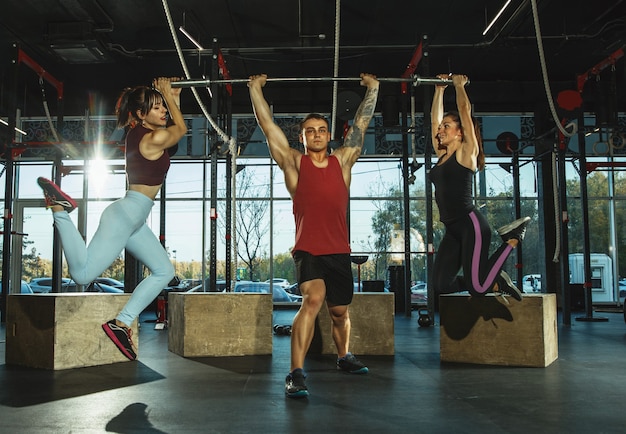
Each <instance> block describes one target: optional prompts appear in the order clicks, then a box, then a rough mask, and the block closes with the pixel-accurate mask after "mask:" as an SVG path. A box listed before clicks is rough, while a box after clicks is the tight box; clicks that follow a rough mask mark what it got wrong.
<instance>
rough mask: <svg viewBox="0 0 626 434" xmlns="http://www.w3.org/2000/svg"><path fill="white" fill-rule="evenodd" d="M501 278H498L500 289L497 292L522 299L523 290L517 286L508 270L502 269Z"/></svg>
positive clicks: (518, 299)
mask: <svg viewBox="0 0 626 434" xmlns="http://www.w3.org/2000/svg"><path fill="white" fill-rule="evenodd" d="M500 277H501V279H498V290H497V291H495V292H496V293H501V294H506V295H510V296H511V297H513V298H514V299H516V300H517V301H522V292H521V291H520V290H519V289H518V288H517V286H515V284H514V283H513V281H512V280H511V278H510V277H509V275H508V274H507V272H506V271H500Z"/></svg>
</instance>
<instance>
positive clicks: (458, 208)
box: [429, 75, 530, 300]
mask: <svg viewBox="0 0 626 434" xmlns="http://www.w3.org/2000/svg"><path fill="white" fill-rule="evenodd" d="M439 78H442V79H451V80H452V83H453V85H454V89H455V91H456V102H457V109H458V112H449V113H446V114H444V111H443V93H444V90H445V88H446V86H445V85H438V86H435V94H434V97H433V104H432V110H431V127H432V142H433V148H434V151H435V154H436V155H437V157H438V161H437V164H436V165H435V166H433V167H432V168H431V171H430V174H429V177H430V180H431V181H432V183H433V184H434V186H435V200H436V202H437V207H438V208H439V214H440V220H441V222H442V223H443V224H444V225H445V229H446V231H445V234H444V236H443V238H442V240H441V243H440V244H439V248H438V250H437V255H436V256H435V262H434V264H433V273H432V279H431V284H432V285H433V287H434V289H435V295H439V294H447V293H454V292H462V291H469V292H470V294H472V295H484V294H486V293H488V292H497V293H500V294H507V295H510V296H512V297H513V298H515V299H516V300H521V299H522V296H521V292H520V291H519V289H518V288H517V287H516V286H515V285H514V284H513V282H512V281H511V279H510V277H509V276H508V274H507V273H506V272H505V271H503V270H502V267H503V266H504V263H505V261H506V259H507V258H508V256H509V255H510V253H511V252H512V251H513V249H514V248H515V247H517V244H518V243H519V242H520V241H522V239H523V238H524V234H525V231H526V225H527V224H528V221H529V220H530V218H528V217H524V218H521V219H518V220H516V221H514V222H513V223H511V224H509V225H506V226H504V227H502V228H500V229H499V230H498V233H499V234H500V236H501V237H502V240H503V243H502V245H501V246H500V247H499V248H498V249H497V250H496V251H495V252H494V253H493V254H491V255H490V254H489V246H490V243H491V227H490V225H489V223H488V222H487V219H486V218H485V216H484V215H483V214H482V213H481V212H480V211H479V210H478V209H477V208H476V207H475V206H474V202H473V194H472V183H473V178H474V174H475V173H476V171H478V170H482V169H483V168H484V165H485V157H484V153H483V146H482V140H481V136H480V130H479V127H478V124H477V122H476V121H475V120H474V118H473V117H472V114H471V104H470V101H469V98H468V96H467V93H466V91H465V85H466V84H467V82H468V79H467V77H466V76H464V75H452V76H451V77H450V76H447V75H440V76H439ZM461 269H462V270H463V274H462V275H459V271H460V270H461ZM436 300H437V299H436Z"/></svg>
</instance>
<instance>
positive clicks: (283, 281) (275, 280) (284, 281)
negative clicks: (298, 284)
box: [264, 277, 291, 289]
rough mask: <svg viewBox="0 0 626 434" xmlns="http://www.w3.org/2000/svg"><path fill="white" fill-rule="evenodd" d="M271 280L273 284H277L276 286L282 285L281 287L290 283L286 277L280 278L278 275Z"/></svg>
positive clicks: (285, 286) (268, 281)
mask: <svg viewBox="0 0 626 434" xmlns="http://www.w3.org/2000/svg"><path fill="white" fill-rule="evenodd" d="M271 282H273V283H274V286H276V285H278V286H280V287H282V288H283V289H284V288H287V287H289V286H290V285H291V283H289V281H288V280H287V279H283V278H280V277H275V278H273V279H272V280H271ZM264 283H270V280H269V279H268V280H266V281H265V282H264Z"/></svg>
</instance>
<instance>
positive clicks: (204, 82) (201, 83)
mask: <svg viewBox="0 0 626 434" xmlns="http://www.w3.org/2000/svg"><path fill="white" fill-rule="evenodd" d="M377 80H378V81H380V82H395V83H413V86H422V85H433V86H436V85H444V84H445V85H448V84H452V80H450V79H442V78H424V77H420V76H418V75H412V76H411V77H391V78H377ZM249 81H250V80H249V79H247V78H228V79H221V80H208V79H201V80H180V81H173V82H172V87H206V86H209V85H211V84H235V83H248V82H249ZM267 81H276V82H294V81H328V82H333V81H361V77H291V78H285V77H280V78H278V77H277V78H268V79H267ZM467 83H468V84H469V81H468V82H467Z"/></svg>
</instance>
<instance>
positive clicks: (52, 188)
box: [37, 176, 77, 213]
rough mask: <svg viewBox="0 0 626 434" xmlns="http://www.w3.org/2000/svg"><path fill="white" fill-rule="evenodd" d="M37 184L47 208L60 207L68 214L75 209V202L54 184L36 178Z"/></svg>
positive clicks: (42, 178) (47, 180)
mask: <svg viewBox="0 0 626 434" xmlns="http://www.w3.org/2000/svg"><path fill="white" fill-rule="evenodd" d="M37 184H39V186H40V187H41V188H42V189H43V196H44V199H45V201H46V207H47V208H50V207H51V206H53V205H61V206H62V207H63V209H65V211H67V212H68V213H70V212H72V211H74V209H76V206H77V205H76V201H75V200H74V199H72V198H71V197H70V196H69V195H68V194H67V193H65V192H63V190H61V189H60V188H59V186H58V185H56V184H55V183H54V182H52V181H50V180H49V179H46V178H44V177H42V176H40V177H39V178H37Z"/></svg>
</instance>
